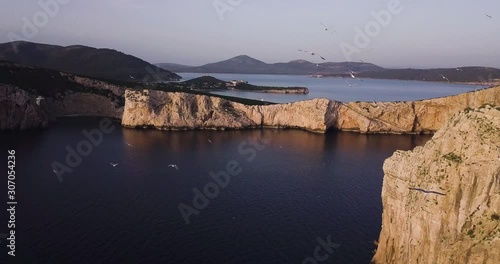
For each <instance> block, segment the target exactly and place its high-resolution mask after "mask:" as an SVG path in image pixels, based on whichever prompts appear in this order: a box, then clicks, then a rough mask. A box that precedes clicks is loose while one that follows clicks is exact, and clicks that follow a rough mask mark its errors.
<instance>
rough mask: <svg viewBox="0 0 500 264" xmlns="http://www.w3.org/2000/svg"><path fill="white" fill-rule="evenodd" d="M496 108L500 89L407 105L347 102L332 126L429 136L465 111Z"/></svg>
mask: <svg viewBox="0 0 500 264" xmlns="http://www.w3.org/2000/svg"><path fill="white" fill-rule="evenodd" d="M484 104H492V105H500V86H497V87H493V88H488V89H482V90H478V91H473V92H468V93H463V94H459V95H454V96H448V97H442V98H436V99H429V100H420V101H407V102H351V103H347V104H343V105H342V107H340V108H339V109H338V113H337V114H336V116H338V118H337V120H336V122H335V124H334V127H335V128H337V129H340V130H349V131H359V132H362V133H432V132H435V131H437V130H438V129H439V128H440V127H441V126H442V125H443V124H444V123H445V122H446V121H447V120H448V119H449V118H451V117H452V116H453V115H454V114H456V113H457V112H459V111H461V110H463V109H466V108H476V107H480V106H482V105H484Z"/></svg>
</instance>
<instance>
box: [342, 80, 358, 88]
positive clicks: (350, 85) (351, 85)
mask: <svg viewBox="0 0 500 264" xmlns="http://www.w3.org/2000/svg"><path fill="white" fill-rule="evenodd" d="M344 82H345V83H347V84H348V85H349V87H353V86H356V85H358V84H357V83H355V84H350V83H349V82H348V81H346V80H344Z"/></svg>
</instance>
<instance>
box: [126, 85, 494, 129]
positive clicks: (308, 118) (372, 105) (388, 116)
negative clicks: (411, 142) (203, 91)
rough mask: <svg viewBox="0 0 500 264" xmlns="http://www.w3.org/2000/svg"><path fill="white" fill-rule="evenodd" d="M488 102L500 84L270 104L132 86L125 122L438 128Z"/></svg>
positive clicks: (167, 126) (184, 125) (131, 124)
mask: <svg viewBox="0 0 500 264" xmlns="http://www.w3.org/2000/svg"><path fill="white" fill-rule="evenodd" d="M486 103H491V104H497V105H500V87H494V88H489V89H483V90H480V91H474V92H469V93H465V94H460V95H456V96H449V97H443V98H437V99H430V100H422V101H413V102H351V103H342V102H337V101H331V100H328V99H313V100H308V101H302V102H296V103H289V104H277V105H266V106H249V105H243V104H239V103H234V102H230V101H227V100H224V99H220V98H216V97H209V96H203V95H192V94H185V93H167V92H160V91H147V90H144V91H137V90H127V92H126V95H125V109H124V115H123V118H122V124H123V125H125V126H129V127H149V126H151V127H156V128H159V129H225V128H231V129H236V128H250V127H287V128H302V129H306V130H309V131H315V132H325V131H326V130H328V129H337V130H346V131H357V132H361V133H432V132H435V131H436V130H438V129H439V128H440V127H441V126H442V125H443V124H444V122H445V121H446V120H448V119H449V118H450V117H451V116H453V115H454V114H455V113H457V112H458V111H460V110H463V109H465V108H468V107H469V108H474V107H479V106H481V105H483V104H486Z"/></svg>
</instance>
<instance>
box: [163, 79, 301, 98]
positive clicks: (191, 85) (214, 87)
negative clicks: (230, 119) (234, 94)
mask: <svg viewBox="0 0 500 264" xmlns="http://www.w3.org/2000/svg"><path fill="white" fill-rule="evenodd" d="M171 84H172V85H174V86H175V87H176V88H180V89H190V90H196V91H205V92H206V91H224V90H226V91H246V92H260V93H281V94H308V93H309V89H308V88H306V87H274V86H258V85H252V84H249V83H248V82H247V81H243V80H233V81H230V82H225V81H223V80H219V79H217V78H214V77H212V76H202V77H198V78H195V79H192V80H188V81H184V82H177V83H171Z"/></svg>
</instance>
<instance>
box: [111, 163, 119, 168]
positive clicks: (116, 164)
mask: <svg viewBox="0 0 500 264" xmlns="http://www.w3.org/2000/svg"><path fill="white" fill-rule="evenodd" d="M109 165H111V166H113V168H114V167H116V166H118V163H111V162H110V163H109Z"/></svg>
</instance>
